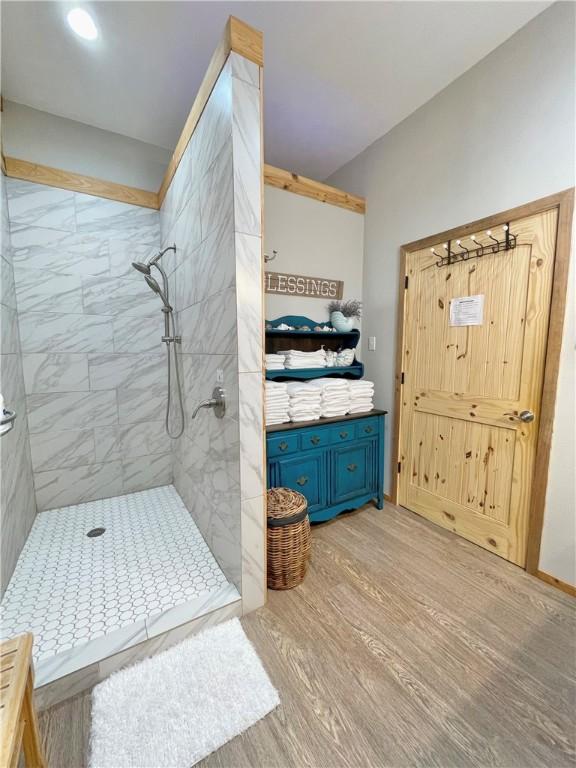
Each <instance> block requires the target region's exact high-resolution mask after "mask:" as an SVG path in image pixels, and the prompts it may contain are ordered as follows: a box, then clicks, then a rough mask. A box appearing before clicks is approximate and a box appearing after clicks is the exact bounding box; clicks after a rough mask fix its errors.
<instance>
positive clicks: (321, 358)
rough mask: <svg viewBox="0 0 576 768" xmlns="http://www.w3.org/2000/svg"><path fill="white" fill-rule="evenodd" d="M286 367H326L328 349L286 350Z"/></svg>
mask: <svg viewBox="0 0 576 768" xmlns="http://www.w3.org/2000/svg"><path fill="white" fill-rule="evenodd" d="M284 367H285V368H291V369H293V370H294V369H297V368H326V350H324V349H318V350H316V352H302V351H301V350H299V349H290V350H288V352H286V358H285V361H284Z"/></svg>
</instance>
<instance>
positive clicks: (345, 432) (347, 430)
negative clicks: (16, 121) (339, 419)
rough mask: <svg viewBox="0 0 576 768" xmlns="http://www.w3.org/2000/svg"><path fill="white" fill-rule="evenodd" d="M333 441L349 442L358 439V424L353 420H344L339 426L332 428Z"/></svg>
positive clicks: (333, 442)
mask: <svg viewBox="0 0 576 768" xmlns="http://www.w3.org/2000/svg"><path fill="white" fill-rule="evenodd" d="M330 437H331V441H330V442H331V443H332V444H333V445H334V444H335V443H347V442H349V441H350V440H355V439H356V424H354V422H353V421H349V422H344V423H343V424H340V426H338V427H331V429H330Z"/></svg>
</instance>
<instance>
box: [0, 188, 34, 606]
mask: <svg viewBox="0 0 576 768" xmlns="http://www.w3.org/2000/svg"><path fill="white" fill-rule="evenodd" d="M0 184H1V189H0V194H1V205H2V220H1V226H2V232H1V240H0V242H1V245H2V253H1V256H0V262H1V264H0V266H1V274H0V392H1V393H2V396H3V397H4V400H5V406H6V408H8V409H10V410H13V411H16V413H17V418H16V421H15V424H14V428H13V429H12V431H11V432H9V433H6V434H5V435H3V436H2V437H0V523H1V526H0V542H1V546H0V561H1V564H2V569H1V573H0V597H1V596H2V595H3V594H4V590H5V589H6V587H7V585H8V582H9V581H10V577H11V576H12V572H13V571H14V567H15V565H16V561H17V560H18V556H19V554H20V552H21V550H22V547H23V546H24V542H25V541H26V537H27V536H28V533H29V531H30V528H31V527H32V523H33V522H34V517H35V516H36V502H35V500H34V481H33V478H32V463H31V460H30V443H29V440H28V419H27V417H26V398H25V395H24V374H23V370H22V354H21V350H20V337H19V331H18V315H17V312H16V292H15V290H14V270H13V268H12V254H11V249H10V227H9V223H8V203H7V199H6V180H5V178H4V174H2V173H0Z"/></svg>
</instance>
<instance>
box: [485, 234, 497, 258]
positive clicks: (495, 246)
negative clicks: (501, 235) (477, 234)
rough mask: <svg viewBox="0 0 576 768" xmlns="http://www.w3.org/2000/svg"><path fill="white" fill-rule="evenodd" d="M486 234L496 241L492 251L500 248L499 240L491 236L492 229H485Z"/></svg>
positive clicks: (495, 251)
mask: <svg viewBox="0 0 576 768" xmlns="http://www.w3.org/2000/svg"><path fill="white" fill-rule="evenodd" d="M486 234H487V235H488V237H489V238H490V240H493V241H494V242H495V243H496V245H493V246H492V250H493V251H494V253H498V249H499V248H500V241H499V240H496V238H495V237H492V230H491V229H487V230H486Z"/></svg>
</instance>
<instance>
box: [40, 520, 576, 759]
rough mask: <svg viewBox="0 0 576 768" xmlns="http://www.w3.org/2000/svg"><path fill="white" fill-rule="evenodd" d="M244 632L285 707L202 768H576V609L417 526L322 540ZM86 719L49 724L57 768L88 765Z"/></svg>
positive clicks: (460, 543) (330, 533)
mask: <svg viewBox="0 0 576 768" xmlns="http://www.w3.org/2000/svg"><path fill="white" fill-rule="evenodd" d="M242 623H243V626H244V628H245V630H246V633H247V635H248V637H249V638H250V639H251V640H252V642H253V643H254V645H255V647H256V649H257V650H258V652H259V654H260V656H261V658H262V661H263V662H264V665H265V666H266V669H267V670H268V673H269V675H270V677H271V679H272V681H273V683H274V684H275V685H276V687H277V689H278V691H279V693H280V698H281V700H282V704H281V706H280V707H279V708H278V709H277V710H276V711H275V712H273V713H272V714H271V715H269V716H268V717H267V718H265V719H264V720H262V721H261V722H259V723H258V724H256V725H255V726H254V727H253V728H251V729H250V730H248V731H247V732H246V733H244V734H243V735H241V736H239V737H238V738H236V739H234V740H233V741H231V742H229V743H228V744H226V745H225V746H224V747H222V748H221V749H220V750H218V751H217V752H215V753H214V754H212V755H210V756H209V757H208V758H207V759H206V760H204V761H203V762H202V763H201V765H202V768H209V767H210V768H212V767H213V768H217V767H219V768H243V767H246V768H248V767H249V768H258V767H262V768H272V767H273V766H274V767H278V768H280V767H282V768H284V767H288V766H295V767H296V766H298V768H300V766H309V767H310V768H336V767H337V766H378V767H380V766H382V767H383V766H389V767H394V768H396V767H400V766H441V767H442V768H447V767H448V766H454V767H456V766H458V767H460V766H506V768H513V767H516V766H517V767H518V768H529V767H530V766H542V767H545V768H560V766H569V765H574V762H575V741H576V738H575V736H576V734H575V724H574V722H575V721H574V714H575V711H576V684H575V679H574V671H575V659H576V601H574V599H573V598H571V597H570V596H568V595H566V594H564V593H562V592H560V591H559V590H556V589H554V588H553V587H550V586H548V585H547V584H544V583H543V582H540V581H538V580H537V579H535V578H533V577H531V576H528V575H527V574H526V573H524V572H523V571H522V570H520V569H519V568H517V567H516V566H514V565H511V564H510V563H507V562H505V561H504V560H501V559H500V558H498V557H496V556H494V555H492V554H490V553H489V552H485V551H484V550H482V549H480V548H479V547H476V546H475V545H474V544H471V543H469V542H467V541H464V540H463V539H460V538H458V537H456V536H455V535H453V534H452V533H450V532H448V531H446V530H444V529H442V528H438V527H436V526H434V525H433V524H432V523H429V522H428V521H426V520H424V519H422V518H419V517H417V516H416V515H413V514H412V513H410V512H407V511H404V510H398V509H396V508H394V507H392V506H391V505H387V506H386V507H385V509H384V510H383V511H378V510H376V509H375V508H373V507H369V508H366V509H364V510H361V511H359V512H356V513H353V514H350V515H347V516H343V517H340V518H339V519H337V520H335V521H333V522H331V523H326V524H324V525H322V526H316V527H315V528H314V529H313V549H312V565H311V568H310V571H309V573H308V575H307V577H306V580H305V582H304V584H302V585H301V586H300V587H298V588H297V589H294V590H291V591H289V592H270V593H269V600H268V603H267V605H266V607H265V608H263V609H261V610H259V611H256V612H255V613H253V614H251V615H250V616H248V617H246V618H245V619H243V620H242ZM89 710H90V694H89V693H85V694H82V695H81V696H78V697H76V698H75V699H71V700H70V701H68V702H64V703H63V704H61V705H59V706H57V707H54V708H53V709H51V710H48V711H47V712H45V713H44V714H43V715H42V716H41V718H40V728H41V730H42V732H43V738H44V745H45V749H46V753H47V757H48V761H49V765H50V766H52V767H53V768H71V767H74V768H80V766H85V765H87V758H86V755H87V746H88V737H89V727H90V713H89ZM192 726H193V724H192Z"/></svg>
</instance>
